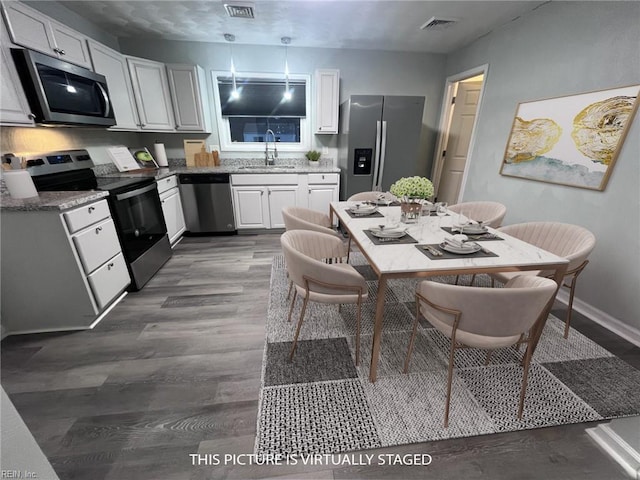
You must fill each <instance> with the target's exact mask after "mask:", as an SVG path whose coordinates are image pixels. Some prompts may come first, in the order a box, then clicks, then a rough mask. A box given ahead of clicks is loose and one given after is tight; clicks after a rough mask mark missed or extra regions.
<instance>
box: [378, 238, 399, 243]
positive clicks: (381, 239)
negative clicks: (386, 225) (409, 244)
mask: <svg viewBox="0 0 640 480" xmlns="http://www.w3.org/2000/svg"><path fill="white" fill-rule="evenodd" d="M399 241H400V239H399V238H379V239H378V242H399Z"/></svg>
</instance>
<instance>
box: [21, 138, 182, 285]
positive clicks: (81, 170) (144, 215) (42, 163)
mask: <svg viewBox="0 0 640 480" xmlns="http://www.w3.org/2000/svg"><path fill="white" fill-rule="evenodd" d="M26 165H27V169H28V170H29V173H30V174H31V176H32V178H33V182H34V184H35V186H36V189H37V190H38V191H79V190H102V191H108V192H109V196H108V197H107V200H108V203H109V208H110V210H111V215H112V217H113V219H114V222H115V225H116V231H117V232H118V238H119V239H120V245H121V246H122V251H123V253H124V257H125V260H126V262H127V267H128V269H129V274H130V275H131V281H132V283H131V286H130V287H129V289H130V290H133V291H136V290H140V289H141V288H142V287H143V286H144V285H145V284H146V283H147V282H148V281H149V280H150V279H151V277H153V275H154V274H155V273H156V272H157V271H158V270H159V269H160V267H162V265H164V263H165V262H166V261H167V260H168V259H169V258H170V257H171V253H172V251H171V246H170V244H169V238H168V236H167V227H166V225H165V222H164V216H163V214H162V206H161V204H160V199H159V197H158V190H157V188H156V182H155V179H154V178H123V177H96V175H95V173H94V171H93V168H92V167H93V166H94V164H93V161H92V160H91V157H90V155H89V153H88V152H87V151H86V150H68V151H60V152H50V153H45V154H39V155H31V156H28V157H26Z"/></svg>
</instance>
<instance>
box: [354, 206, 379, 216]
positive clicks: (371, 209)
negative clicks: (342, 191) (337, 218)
mask: <svg viewBox="0 0 640 480" xmlns="http://www.w3.org/2000/svg"><path fill="white" fill-rule="evenodd" d="M349 211H350V212H351V213H354V214H356V215H371V214H372V213H376V212H377V211H378V207H376V206H375V205H360V206H359V207H351V208H350V209H349Z"/></svg>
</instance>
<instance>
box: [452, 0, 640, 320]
mask: <svg viewBox="0 0 640 480" xmlns="http://www.w3.org/2000/svg"><path fill="white" fill-rule="evenodd" d="M639 19H640V4H639V3H636V2H551V3H547V4H545V5H544V6H543V7H541V8H539V9H538V10H536V11H534V12H533V13H531V14H529V15H527V16H525V17H523V18H520V19H518V20H516V21H513V22H512V23H510V24H508V25H506V26H504V27H503V28H501V29H499V30H497V31H495V32H493V33H492V34H490V35H488V36H486V37H484V38H482V39H480V40H479V41H477V42H475V43H474V44H472V45H471V46H469V47H467V48H465V49H463V50H460V51H458V52H456V53H455V54H453V55H450V56H449V57H448V59H447V65H446V71H447V75H454V74H456V73H459V72H463V71H466V70H468V69H470V68H473V67H476V66H478V65H482V64H485V63H487V64H489V72H488V75H487V79H486V85H485V92H484V98H483V102H482V106H481V111H480V115H479V117H478V129H477V136H476V142H475V145H474V147H473V150H472V152H471V156H470V162H471V164H470V170H469V177H468V178H469V179H468V181H467V185H466V189H465V192H464V200H465V201H468V200H480V199H493V200H497V201H499V202H502V203H504V204H505V205H507V217H506V219H505V223H506V224H510V223H519V222H526V221H534V220H554V221H560V222H567V223H574V224H578V225H582V226H584V227H586V228H588V229H589V230H591V231H592V232H593V233H594V234H595V235H596V237H597V241H598V243H597V246H596V249H595V250H594V252H593V253H592V255H591V263H590V264H589V265H588V266H587V268H586V269H585V271H584V273H583V274H582V276H581V277H580V279H579V281H578V289H577V296H578V297H579V298H580V299H581V300H583V301H584V302H586V303H588V304H590V305H592V306H594V307H596V308H597V309H600V310H602V311H604V312H606V313H608V314H609V315H612V316H613V317H615V318H617V319H618V320H620V321H622V322H623V323H625V324H627V325H629V326H632V327H634V328H635V329H637V330H640V295H639V294H640V274H639V267H640V235H639V233H640V187H639V186H638V182H639V181H640V162H639V159H640V118H638V117H639V116H640V114H636V118H635V120H634V121H633V124H632V125H631V130H630V131H629V134H628V136H627V139H626V141H625V143H624V146H623V148H622V150H621V152H620V155H619V157H618V160H617V162H616V164H615V167H614V169H613V174H612V175H611V177H610V179H609V183H608V185H607V187H606V190H605V191H603V192H598V191H591V190H585V189H579V188H572V187H565V186H561V185H551V184H546V183H541V182H534V181H527V180H521V179H516V178H510V177H502V176H500V175H499V173H498V171H499V169H500V165H501V162H502V158H503V155H504V150H505V146H506V143H507V139H508V136H509V131H510V129H511V123H512V121H513V116H514V113H515V111H516V107H517V104H518V103H519V102H524V101H530V100H536V99H544V98H550V97H556V96H561V95H571V94H576V93H582V92H589V91H593V90H602V89H608V88H614V87H620V86H626V85H631V84H638V83H640V55H638V45H640V28H639V27H638V21H639Z"/></svg>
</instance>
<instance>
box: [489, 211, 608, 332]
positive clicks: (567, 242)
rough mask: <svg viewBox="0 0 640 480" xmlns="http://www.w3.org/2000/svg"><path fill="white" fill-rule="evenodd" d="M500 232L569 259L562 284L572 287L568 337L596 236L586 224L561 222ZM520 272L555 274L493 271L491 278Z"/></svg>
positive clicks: (506, 277) (548, 274) (511, 227)
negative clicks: (578, 286)
mask: <svg viewBox="0 0 640 480" xmlns="http://www.w3.org/2000/svg"><path fill="white" fill-rule="evenodd" d="M499 231H500V232H503V233H506V234H508V235H511V236H512V237H516V238H518V239H520V240H523V241H525V242H527V243H530V244H532V245H535V246H536V247H538V248H541V249H543V250H546V251H548V252H551V253H554V254H556V255H558V256H560V257H564V258H566V259H567V260H569V265H568V267H567V272H566V273H565V275H564V279H563V283H562V286H564V287H566V288H568V289H569V303H568V305H567V314H566V316H565V320H564V323H565V326H564V338H567V337H568V336H569V327H570V325H571V312H572V310H573V298H574V295H575V291H576V281H577V280H578V275H580V274H581V273H582V271H583V270H584V268H585V267H586V266H587V264H588V263H589V260H588V259H587V257H589V254H590V253H591V251H592V250H593V249H594V247H595V246H596V237H595V235H593V233H591V232H590V231H589V230H587V229H586V228H584V227H580V226H578V225H572V224H569V223H559V222H528V223H518V224H514V225H507V226H505V227H502V228H500V229H499ZM518 274H525V275H527V274H528V275H539V276H543V277H552V276H553V272H549V271H531V272H500V273H493V274H491V277H492V278H493V279H496V280H499V281H501V282H506V281H508V280H509V279H510V278H512V277H513V276H514V275H518Z"/></svg>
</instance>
